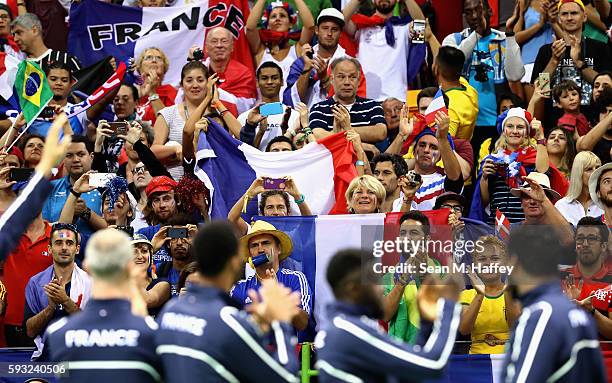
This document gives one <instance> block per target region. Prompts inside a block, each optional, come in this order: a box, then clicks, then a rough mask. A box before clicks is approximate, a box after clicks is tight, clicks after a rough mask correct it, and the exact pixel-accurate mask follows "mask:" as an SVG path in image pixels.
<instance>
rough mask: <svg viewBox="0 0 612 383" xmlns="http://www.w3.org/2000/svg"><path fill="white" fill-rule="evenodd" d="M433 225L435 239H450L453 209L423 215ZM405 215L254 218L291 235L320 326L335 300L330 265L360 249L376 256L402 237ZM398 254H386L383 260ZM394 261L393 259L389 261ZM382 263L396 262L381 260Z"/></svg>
mask: <svg viewBox="0 0 612 383" xmlns="http://www.w3.org/2000/svg"><path fill="white" fill-rule="evenodd" d="M423 213H424V214H425V215H426V216H427V217H428V218H429V222H430V224H431V229H432V232H431V237H432V238H433V239H440V240H444V239H448V238H450V234H451V229H450V226H448V216H449V214H450V209H440V210H431V211H424V212H423ZM402 214H403V213H377V214H341V215H319V216H309V217H301V216H288V217H254V219H263V220H265V221H267V222H269V223H271V224H272V225H274V226H275V227H276V228H277V229H278V230H281V231H283V232H285V233H287V234H288V235H289V236H290V237H291V240H292V242H293V253H292V254H291V256H290V260H291V261H292V262H291V263H290V264H291V267H295V268H297V269H298V270H299V271H302V272H303V273H304V275H305V276H306V279H307V280H308V284H309V285H310V288H311V289H312V292H313V296H314V306H313V307H314V315H315V319H316V321H317V326H321V324H322V323H324V322H325V321H326V317H327V316H326V313H325V310H326V307H327V305H328V304H329V303H330V302H331V301H333V294H332V291H331V289H330V287H329V284H328V283H327V280H326V277H325V275H326V270H327V265H328V263H329V261H330V259H331V258H332V256H333V255H334V254H335V253H336V252H337V251H339V250H342V249H347V248H358V249H362V250H365V251H366V252H368V253H371V254H373V257H374V249H375V247H376V246H377V245H376V244H377V243H378V244H380V243H382V241H383V240H393V239H394V238H396V237H397V236H398V234H399V219H400V217H401V216H402ZM387 256H389V257H394V256H397V254H385V255H384V256H383V257H387ZM449 256H450V254H436V255H435V257H436V258H437V259H438V260H439V261H440V262H441V263H442V264H446V263H448V259H449V258H448V257H449ZM389 259H391V258H389ZM380 262H382V264H395V263H396V261H390V260H388V259H385V258H382V257H381V259H380Z"/></svg>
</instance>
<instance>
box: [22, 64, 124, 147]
mask: <svg viewBox="0 0 612 383" xmlns="http://www.w3.org/2000/svg"><path fill="white" fill-rule="evenodd" d="M45 74H46V75H47V82H48V83H49V87H50V88H51V91H52V92H53V99H51V101H49V105H48V106H47V107H46V109H45V110H46V112H45V111H43V112H44V113H48V115H47V116H46V117H45V118H43V117H41V116H39V117H38V118H36V120H34V121H33V122H32V124H31V125H30V127H29V128H28V133H31V134H38V135H40V136H43V137H46V136H47V131H48V130H49V127H50V126H51V121H53V119H55V117H56V115H57V111H58V110H63V109H65V108H67V107H70V106H72V105H73V104H71V103H69V102H68V96H70V92H71V90H72V86H73V85H74V83H75V82H76V80H75V78H74V77H73V75H72V72H71V71H70V68H69V67H68V66H67V65H66V64H62V63H59V62H55V63H51V64H49V65H48V66H47V67H46V69H45ZM116 93H117V90H115V91H113V92H111V93H110V94H109V95H108V96H107V97H105V98H103V99H102V100H100V101H99V102H97V103H96V104H95V105H93V106H92V107H91V108H89V109H87V111H85V112H83V113H80V114H77V115H76V116H72V117H70V118H69V119H68V121H69V123H70V128H71V129H72V133H73V134H75V135H86V134H87V124H88V122H89V121H94V120H96V119H97V118H98V117H99V116H100V115H101V114H102V112H103V111H104V108H105V107H106V105H108V104H109V103H110V102H111V101H112V100H113V98H114V97H115V94H116ZM41 115H42V113H41Z"/></svg>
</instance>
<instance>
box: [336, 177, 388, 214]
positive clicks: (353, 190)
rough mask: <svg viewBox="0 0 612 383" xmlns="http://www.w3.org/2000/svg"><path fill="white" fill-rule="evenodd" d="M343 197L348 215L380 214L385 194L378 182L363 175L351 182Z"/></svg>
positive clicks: (383, 188)
mask: <svg viewBox="0 0 612 383" xmlns="http://www.w3.org/2000/svg"><path fill="white" fill-rule="evenodd" d="M345 196H346V202H347V205H348V210H349V213H350V214H371V213H380V206H381V205H382V203H383V202H384V201H385V196H386V192H385V187H384V186H383V184H381V183H380V181H379V180H377V179H376V178H374V177H373V176H371V175H367V174H365V175H362V176H359V177H356V178H354V179H353V180H352V181H351V183H350V184H349V186H348V188H347V189H346V193H345Z"/></svg>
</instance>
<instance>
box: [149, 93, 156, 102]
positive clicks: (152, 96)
mask: <svg viewBox="0 0 612 383" xmlns="http://www.w3.org/2000/svg"><path fill="white" fill-rule="evenodd" d="M148 98H149V101H151V102H152V101H155V100H159V94H157V93H153V94H152V95H150V96H149V97H148Z"/></svg>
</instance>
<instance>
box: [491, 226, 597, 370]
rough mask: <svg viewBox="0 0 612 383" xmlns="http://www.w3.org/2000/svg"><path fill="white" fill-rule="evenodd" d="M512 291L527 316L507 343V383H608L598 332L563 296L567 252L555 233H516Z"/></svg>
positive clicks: (533, 229)
mask: <svg viewBox="0 0 612 383" xmlns="http://www.w3.org/2000/svg"><path fill="white" fill-rule="evenodd" d="M507 246H508V264H509V265H511V266H514V269H513V270H512V273H511V274H510V276H509V281H510V282H509V283H510V286H509V289H510V291H511V293H512V294H513V297H516V298H518V300H519V301H520V303H521V306H522V312H521V315H520V316H519V318H518V320H517V321H516V324H515V326H514V327H513V329H512V335H511V337H510V340H509V342H508V343H507V344H506V349H505V351H506V354H505V358H504V362H503V366H502V371H501V377H500V381H502V382H546V381H548V382H606V381H607V378H606V370H605V367H604V363H603V358H602V355H601V350H600V346H599V341H598V340H597V329H596V328H595V324H594V323H593V320H592V319H591V318H589V315H588V314H587V313H586V312H585V311H584V310H582V309H581V308H579V307H576V304H575V303H573V302H570V301H569V300H568V299H567V298H566V297H565V296H564V295H563V292H562V291H561V286H560V284H559V271H558V268H557V264H558V262H559V255H560V254H562V253H563V252H564V251H565V249H564V247H563V245H562V241H561V238H560V237H559V236H558V234H557V232H556V231H555V230H550V227H547V226H526V225H522V226H521V227H519V228H517V229H516V230H514V231H512V232H511V233H510V238H509V241H508V245H507Z"/></svg>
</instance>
